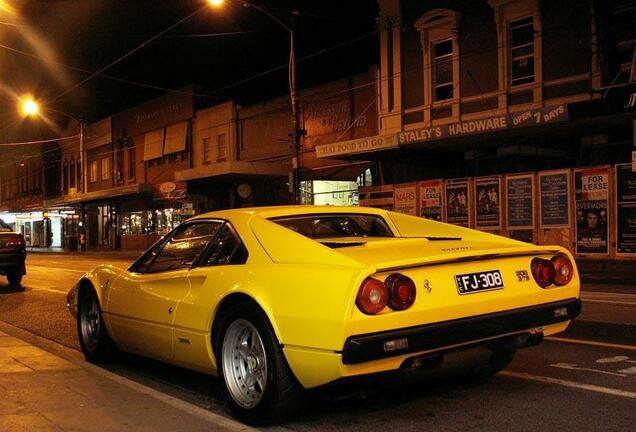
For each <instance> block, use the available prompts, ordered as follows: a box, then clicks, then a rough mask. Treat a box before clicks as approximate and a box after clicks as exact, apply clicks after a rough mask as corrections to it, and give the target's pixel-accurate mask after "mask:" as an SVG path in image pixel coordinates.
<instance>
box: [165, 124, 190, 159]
mask: <svg viewBox="0 0 636 432" xmlns="http://www.w3.org/2000/svg"><path fill="white" fill-rule="evenodd" d="M187 132H188V122H187V121H184V122H181V123H177V124H175V125H172V126H168V130H167V131H166V144H165V145H164V148H163V154H164V155H167V154H172V153H179V152H182V151H185V149H186V135H187Z"/></svg>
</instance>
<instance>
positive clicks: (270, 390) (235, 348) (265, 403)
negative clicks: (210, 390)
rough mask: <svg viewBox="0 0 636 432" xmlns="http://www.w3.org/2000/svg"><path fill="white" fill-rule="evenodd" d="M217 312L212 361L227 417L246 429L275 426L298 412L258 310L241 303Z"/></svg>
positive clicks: (297, 393) (288, 376) (290, 378)
mask: <svg viewBox="0 0 636 432" xmlns="http://www.w3.org/2000/svg"><path fill="white" fill-rule="evenodd" d="M234 305H235V306H236V307H232V308H231V309H230V308H228V309H227V310H226V311H225V312H221V313H222V316H221V317H220V319H219V322H218V325H219V332H218V337H217V338H216V339H217V340H216V341H214V342H215V350H214V351H215V355H216V359H217V365H218V369H219V378H220V379H221V382H222V384H223V391H224V393H225V396H226V399H227V401H228V404H229V406H230V407H231V409H232V411H233V412H234V413H235V414H236V416H237V417H238V418H239V419H240V420H241V421H243V422H245V423H247V424H250V425H267V424H271V423H279V422H282V421H284V420H287V419H289V418H291V417H294V416H296V415H298V414H299V413H300V412H301V411H302V409H303V407H304V397H303V396H304V394H303V389H302V387H301V386H300V384H299V383H298V381H297V380H296V377H295V376H294V375H293V373H292V371H291V369H290V368H289V365H288V364H287V361H286V359H285V356H284V354H283V351H282V348H281V346H280V344H279V343H278V340H277V339H276V336H275V335H274V331H273V329H272V327H271V325H270V323H269V321H268V320H267V318H266V317H265V315H264V313H263V312H262V311H261V310H260V308H258V306H256V305H254V304H252V303H248V302H241V303H238V304H236V303H235V304H234Z"/></svg>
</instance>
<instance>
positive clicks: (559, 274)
mask: <svg viewBox="0 0 636 432" xmlns="http://www.w3.org/2000/svg"><path fill="white" fill-rule="evenodd" d="M552 264H553V265H554V271H555V274H554V283H555V284H557V285H559V286H561V285H567V284H568V283H570V281H571V280H572V277H573V276H574V266H573V265H572V262H571V261H570V260H569V259H568V257H566V256H565V255H557V256H555V257H554V258H552Z"/></svg>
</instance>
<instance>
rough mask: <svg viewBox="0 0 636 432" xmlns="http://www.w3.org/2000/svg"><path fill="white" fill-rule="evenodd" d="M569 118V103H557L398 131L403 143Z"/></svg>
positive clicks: (534, 124) (553, 121)
mask: <svg viewBox="0 0 636 432" xmlns="http://www.w3.org/2000/svg"><path fill="white" fill-rule="evenodd" d="M567 119H568V109H567V106H566V105H557V106H553V107H548V108H541V109H531V110H526V111H521V112H516V113H510V114H503V115H500V116H495V117H487V118H483V119H478V120H470V121H464V122H458V123H450V124H446V125H439V126H432V127H425V128H419V129H413V130H409V131H403V132H400V133H399V134H398V140H399V142H400V145H405V144H414V143H420V142H425V141H432V140H438V139H444V138H455V137H460V136H466V135H474V134H478V133H487V132H496V131H500V130H505V129H510V128H518V127H527V126H537V125H542V124H548V123H556V122H560V121H566V120H567Z"/></svg>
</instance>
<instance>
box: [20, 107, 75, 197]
mask: <svg viewBox="0 0 636 432" xmlns="http://www.w3.org/2000/svg"><path fill="white" fill-rule="evenodd" d="M18 109H19V111H20V113H21V114H22V116H23V117H35V116H37V115H39V114H40V112H41V110H45V111H50V112H53V113H56V114H61V115H63V116H65V117H68V118H70V119H72V120H75V121H76V122H77V124H78V126H79V133H80V137H79V138H80V149H79V162H80V167H81V169H80V173H79V174H80V179H81V184H80V188H79V189H80V191H82V192H84V191H86V178H85V176H84V172H86V169H85V167H84V148H85V135H86V134H85V128H86V123H85V122H84V120H83V119H82V118H81V117H80V116H77V115H75V114H69V113H67V112H64V111H60V110H56V109H53V108H49V107H44V108H41V107H40V104H39V103H38V102H37V101H36V100H35V99H34V98H33V96H29V95H27V96H22V97H21V98H20V100H19V103H18Z"/></svg>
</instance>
